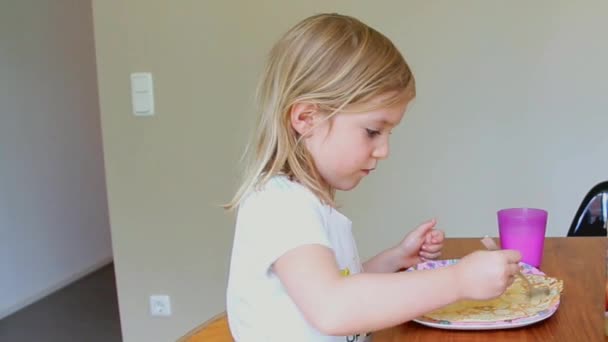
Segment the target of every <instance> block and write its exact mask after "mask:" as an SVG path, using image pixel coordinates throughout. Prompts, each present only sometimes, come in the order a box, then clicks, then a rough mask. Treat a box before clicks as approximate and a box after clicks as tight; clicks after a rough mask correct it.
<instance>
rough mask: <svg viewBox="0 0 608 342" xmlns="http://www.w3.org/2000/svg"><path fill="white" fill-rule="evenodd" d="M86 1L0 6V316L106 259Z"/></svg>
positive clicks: (106, 228)
mask: <svg viewBox="0 0 608 342" xmlns="http://www.w3.org/2000/svg"><path fill="white" fill-rule="evenodd" d="M92 28H93V23H92V14H91V3H90V1H78V0H71V1H70V0H62V1H35V0H20V1H9V2H3V3H2V4H0V318H2V317H4V316H6V315H8V314H10V313H12V312H14V311H15V310H17V309H19V308H21V307H23V306H24V305H26V304H29V303H30V302H31V301H33V300H36V299H38V298H40V296H43V295H45V294H48V293H49V292H51V291H53V290H55V289H57V288H58V287H60V286H62V285H65V284H66V283H68V282H70V281H72V280H74V279H75V278H77V277H79V276H81V275H83V274H85V273H86V272H88V271H90V270H91V269H94V268H96V267H99V266H101V265H103V264H105V263H107V262H109V261H110V260H111V255H112V251H111V246H110V230H109V223H108V213H107V203H106V190H105V180H104V166H103V155H102V146H101V132H100V123H99V109H98V98H97V80H96V76H95V75H96V70H95V51H94V41H93V32H92Z"/></svg>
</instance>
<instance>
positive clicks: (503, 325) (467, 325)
mask: <svg viewBox="0 0 608 342" xmlns="http://www.w3.org/2000/svg"><path fill="white" fill-rule="evenodd" d="M457 262H458V259H447V260H430V261H426V262H423V263H420V264H418V265H416V266H414V267H411V268H409V269H408V270H407V271H408V272H411V271H414V270H425V269H436V268H441V267H445V266H449V265H453V264H455V263H457ZM520 265H521V266H522V272H523V273H527V274H538V275H545V274H544V273H543V272H542V271H540V270H539V269H537V268H536V267H534V266H531V265H528V264H524V263H520ZM558 307H559V300H558V301H557V303H556V304H555V305H553V306H552V307H550V308H549V309H547V310H543V311H541V312H539V313H537V314H536V315H533V316H529V317H522V318H516V319H512V320H498V321H492V322H458V321H455V322H450V321H437V320H434V319H431V318H427V317H419V318H417V319H414V320H413V321H414V322H417V323H419V324H422V325H425V326H428V327H432V328H438V329H449V330H493V329H512V328H519V327H523V326H527V325H531V324H534V323H537V322H540V321H543V320H545V319H547V318H549V317H551V316H552V315H553V314H554V313H555V311H557V308H558Z"/></svg>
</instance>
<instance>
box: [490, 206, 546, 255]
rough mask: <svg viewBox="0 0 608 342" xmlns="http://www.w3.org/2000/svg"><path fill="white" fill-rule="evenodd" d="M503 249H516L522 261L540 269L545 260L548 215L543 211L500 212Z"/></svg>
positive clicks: (499, 234) (499, 220)
mask: <svg viewBox="0 0 608 342" xmlns="http://www.w3.org/2000/svg"><path fill="white" fill-rule="evenodd" d="M497 214H498V236H499V237H500V246H501V248H502V249H515V250H518V251H519V252H520V253H521V261H522V262H524V263H526V264H529V265H532V266H534V267H539V266H540V264H541V262H542V259H543V248H544V245H545V231H546V229H547V217H548V213H547V211H545V210H542V209H533V208H510V209H502V210H499V211H498V213H497Z"/></svg>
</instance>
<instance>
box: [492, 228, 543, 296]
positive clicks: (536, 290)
mask: <svg viewBox="0 0 608 342" xmlns="http://www.w3.org/2000/svg"><path fill="white" fill-rule="evenodd" d="M481 243H482V244H483V245H484V246H485V247H486V248H487V249H488V250H490V251H497V250H499V249H500V248H498V246H497V245H496V242H494V240H493V239H492V238H491V237H489V236H487V235H486V236H485V237H484V238H483V239H481ZM516 275H517V276H519V277H520V278H521V279H522V280H523V281H524V282H525V283H526V285H527V288H528V298H532V297H534V296H537V295H545V296H546V295H549V293H550V292H551V290H550V289H549V288H548V287H546V286H537V285H534V284H532V282H530V280H529V279H528V277H526V276H525V275H524V274H523V273H521V271H520V270H519V269H518V270H517V273H516Z"/></svg>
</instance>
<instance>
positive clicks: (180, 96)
mask: <svg viewBox="0 0 608 342" xmlns="http://www.w3.org/2000/svg"><path fill="white" fill-rule="evenodd" d="M606 10H608V5H607V4H606V3H605V2H603V1H586V2H584V3H583V2H576V3H575V2H571V1H567V0H563V1H548V0H547V1H543V2H534V4H532V5H531V4H529V3H528V2H524V1H518V2H508V3H507V2H501V3H497V2H491V3H490V2H486V1H481V0H479V1H460V2H457V3H456V2H451V1H434V2H428V1H410V2H397V1H394V2H391V1H377V2H368V1H353V2H343V1H329V2H328V1H308V2H284V1H278V0H275V1H259V2H255V5H253V2H245V1H242V2H241V3H240V4H238V8H237V4H235V3H234V2H230V3H228V2H219V1H214V2H211V1H205V2H199V1H173V2H168V1H151V0H125V1H106V0H97V1H94V18H95V23H96V24H95V29H96V39H97V54H98V71H99V83H100V97H101V111H102V122H103V133H104V134H103V137H104V142H105V144H104V147H105V153H106V167H107V179H108V187H109V203H110V214H111V215H110V216H111V225H112V233H113V244H114V252H115V261H116V269H117V272H118V286H119V300H120V309H121V315H122V323H123V329H124V336H125V341H126V342H131V341H169V340H172V339H175V338H176V337H178V336H180V335H181V334H183V333H185V332H186V331H187V330H189V329H190V328H192V327H194V326H195V325H197V324H198V323H200V322H201V321H203V320H205V319H207V318H209V317H210V316H212V315H213V314H214V313H217V312H219V311H221V310H223V309H224V293H225V282H226V273H227V267H228V262H229V261H228V256H229V253H230V243H231V238H232V229H233V217H232V216H231V215H230V214H226V213H224V212H222V210H220V209H219V208H218V207H217V206H216V205H217V204H219V203H221V202H222V201H225V200H227V199H228V198H229V197H230V195H231V193H232V191H233V190H234V188H235V187H236V176H237V166H238V164H237V160H238V157H239V155H240V152H241V150H242V147H243V144H244V143H245V140H246V139H245V137H246V136H247V134H248V127H249V124H250V123H251V121H252V113H251V110H250V104H251V98H252V94H253V88H254V86H255V82H256V79H257V75H258V74H259V72H260V70H261V67H262V63H263V57H264V55H265V53H266V52H267V50H268V49H269V48H270V46H271V44H272V42H273V41H274V40H275V39H276V38H277V37H278V36H279V34H280V33H282V32H283V31H284V30H285V29H287V28H288V27H289V26H290V25H292V24H293V23H295V21H296V20H299V19H301V18H303V17H305V16H308V15H310V14H313V13H316V12H320V11H339V12H342V13H347V14H353V15H355V16H358V17H360V18H361V19H363V20H364V21H366V22H368V23H369V24H371V25H373V26H375V27H376V28H378V29H379V30H381V31H383V32H385V33H386V34H387V35H388V36H389V37H391V38H392V39H393V40H394V41H395V42H396V44H397V45H398V46H399V47H400V48H401V49H402V51H403V53H404V54H405V56H406V58H407V59H408V61H410V64H411V66H412V68H413V69H414V72H415V74H416V76H417V81H418V82H417V83H418V94H419V95H418V98H417V100H416V103H415V104H414V106H413V107H412V108H411V111H410V113H408V116H407V117H406V119H405V120H404V122H403V124H402V126H401V127H399V128H398V129H397V130H396V133H395V134H394V135H393V140H392V142H393V145H392V157H391V159H390V160H388V161H386V162H384V163H383V164H382V165H381V167H380V169H379V170H378V171H377V173H376V174H374V175H373V176H371V177H370V178H369V179H368V180H366V181H365V182H364V184H363V185H362V186H361V187H360V188H359V189H357V190H356V191H354V192H353V193H350V194H347V195H348V196H344V195H341V196H340V198H341V200H342V202H343V203H344V211H345V212H346V213H347V214H348V215H350V216H351V217H352V218H353V220H354V222H355V226H356V232H357V237H358V240H359V242H360V245H361V253H362V254H363V255H364V256H369V255H370V254H371V253H373V252H375V251H377V250H378V249H379V248H381V247H383V246H385V245H387V244H391V243H394V242H395V240H396V239H398V238H400V237H401V236H402V234H403V233H404V232H405V231H406V230H407V229H409V228H411V227H412V226H414V225H415V224H416V223H418V222H420V221H422V220H424V219H425V218H427V217H430V216H436V217H437V218H439V220H440V225H441V227H442V228H443V229H445V230H446V232H447V233H448V235H450V236H480V235H482V234H486V233H489V234H492V233H495V217H494V215H495V211H496V210H497V209H498V208H501V207H506V206H538V207H543V208H547V209H548V210H549V211H550V215H551V218H550V222H549V235H564V234H565V232H566V231H567V228H568V225H569V223H570V220H571V219H572V215H573V214H574V212H575V211H576V207H577V205H578V203H579V201H580V200H581V199H582V196H583V195H584V193H585V192H586V191H587V189H588V188H590V187H591V186H592V185H593V184H594V183H596V182H598V181H600V180H602V179H604V178H605V177H606V170H607V169H608V159H606V158H605V157H604V154H605V153H604V152H605V151H606V149H607V148H608V146H607V143H606V140H605V138H604V139H603V140H602V139H601V137H602V135H604V136H605V133H604V132H605V129H606V127H608V116H606V115H605V108H607V107H608V106H607V105H608V103H607V101H608V100H607V98H608V97H606V96H605V92H606V85H605V83H604V82H605V79H608V77H607V76H608V74H607V71H606V70H607V69H606V68H605V61H606V60H608V47H606V45H605V44H603V43H602V42H603V41H604V40H605V39H604V33H605V32H606V29H607V28H608V27H607V25H608V24H606V23H605V20H604V19H603V14H604V13H606ZM135 71H150V72H152V73H153V74H154V77H155V92H156V104H157V112H158V113H157V115H156V116H154V117H151V118H135V117H133V116H132V115H131V114H130V102H129V101H130V98H129V89H128V80H129V78H128V75H129V73H130V72H135ZM153 293H166V294H169V295H171V297H172V301H173V302H172V304H173V310H174V315H173V316H172V317H171V318H169V319H153V318H151V317H149V316H148V314H147V305H148V304H147V297H148V296H149V295H150V294H153Z"/></svg>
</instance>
